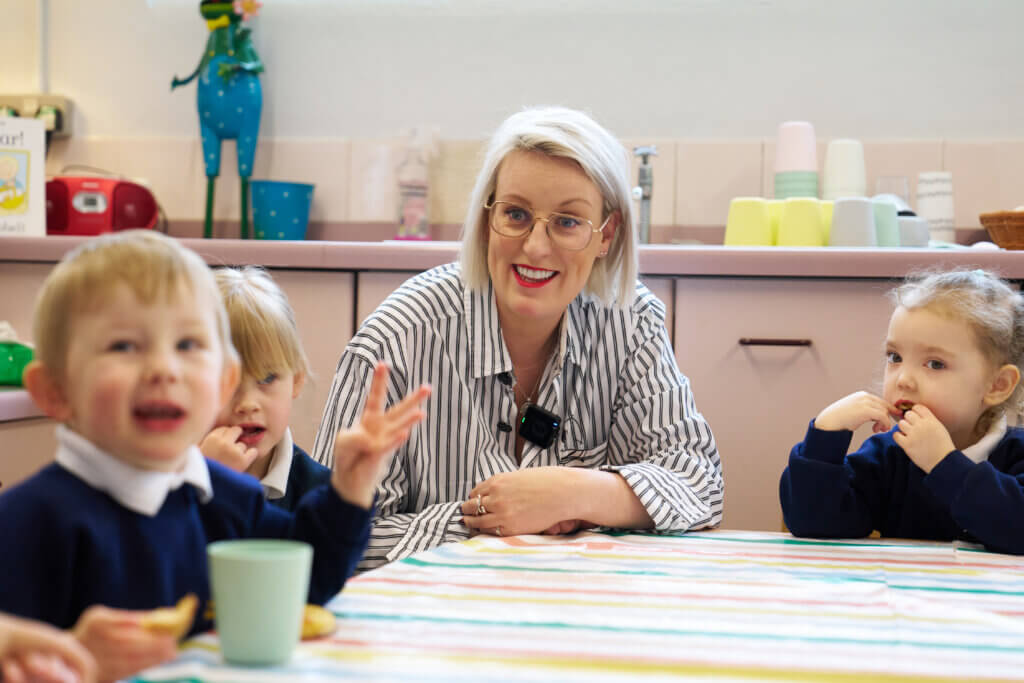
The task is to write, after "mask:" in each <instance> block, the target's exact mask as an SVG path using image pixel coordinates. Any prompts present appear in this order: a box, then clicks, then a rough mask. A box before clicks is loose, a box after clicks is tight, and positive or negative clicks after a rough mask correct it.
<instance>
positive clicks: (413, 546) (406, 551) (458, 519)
mask: <svg viewBox="0 0 1024 683" xmlns="http://www.w3.org/2000/svg"><path fill="white" fill-rule="evenodd" d="M467 538H469V528H468V527H466V525H465V524H463V523H462V503H461V502H459V501H456V502H454V503H443V504H440V505H434V506H432V507H431V508H428V509H426V510H424V511H423V512H421V513H419V514H418V515H416V517H415V518H413V520H412V522H411V523H410V524H409V528H408V529H406V532H405V534H404V535H403V536H402V538H401V540H399V542H398V543H396V544H395V546H394V547H393V548H392V549H391V550H390V551H388V554H387V559H388V562H394V561H395V560H400V559H402V558H404V557H409V556H410V555H414V554H416V553H418V552H420V551H422V550H429V549H431V548H436V547H437V546H439V545H441V544H442V543H447V542H448V541H456V540H458V541H461V540H464V539H467Z"/></svg>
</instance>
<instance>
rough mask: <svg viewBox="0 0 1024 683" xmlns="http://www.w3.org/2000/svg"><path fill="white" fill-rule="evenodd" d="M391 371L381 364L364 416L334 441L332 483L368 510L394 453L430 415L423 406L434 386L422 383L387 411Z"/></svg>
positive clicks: (372, 381)
mask: <svg viewBox="0 0 1024 683" xmlns="http://www.w3.org/2000/svg"><path fill="white" fill-rule="evenodd" d="M389 372H390V370H389V368H388V366H387V365H386V364H385V363H377V365H376V366H375V367H374V369H373V379H372V380H371V382H370V392H369V394H368V395H367V397H366V405H365V406H364V407H363V413H362V415H361V416H360V417H359V420H358V421H357V422H356V423H355V424H354V425H352V426H351V427H349V428H348V429H343V430H341V431H339V432H338V435H337V436H336V437H335V439H334V472H333V473H332V475H331V483H332V485H333V486H334V488H335V490H337V492H338V495H340V496H341V497H342V498H343V499H345V500H346V501H348V502H350V503H353V504H355V505H359V506H362V507H364V508H367V509H369V508H370V507H371V506H372V505H373V496H374V493H375V491H376V489H377V485H378V484H379V483H380V481H381V479H382V477H383V476H384V472H385V470H386V469H387V466H388V462H389V461H390V458H391V456H392V454H393V453H394V452H395V450H396V449H397V448H398V447H399V446H401V445H402V444H403V443H405V440H406V439H408V438H409V433H410V431H411V430H412V428H413V426H414V425H416V423H417V422H419V421H420V420H422V419H423V418H424V417H425V416H426V413H425V412H424V411H423V409H422V408H421V407H420V406H421V404H422V403H423V401H425V400H426V398H427V397H428V396H429V395H430V386H429V385H426V384H421V385H420V386H419V387H418V388H417V389H416V390H415V391H413V392H412V393H410V394H409V395H408V396H406V397H405V398H403V399H402V400H401V401H399V402H398V403H397V404H395V405H393V406H391V407H390V408H388V409H386V410H385V405H386V403H387V385H388V374H389Z"/></svg>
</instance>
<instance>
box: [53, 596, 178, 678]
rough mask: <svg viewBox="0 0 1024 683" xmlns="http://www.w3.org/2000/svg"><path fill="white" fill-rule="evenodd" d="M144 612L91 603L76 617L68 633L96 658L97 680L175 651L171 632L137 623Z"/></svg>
mask: <svg viewBox="0 0 1024 683" xmlns="http://www.w3.org/2000/svg"><path fill="white" fill-rule="evenodd" d="M145 614H146V612H133V611H128V610H120V609H111V608H109V607H103V606H101V605H95V606H93V607H90V608H89V609H87V610H85V612H83V613H82V616H81V617H79V618H78V623H77V624H75V627H74V629H72V633H73V634H74V636H75V638H76V639H78V642H80V643H81V644H82V645H84V646H85V648H86V649H87V650H88V651H89V652H91V653H92V655H93V657H95V658H96V663H97V664H98V667H99V674H98V679H99V680H100V681H116V680H120V679H122V678H126V677H128V676H130V675H132V674H134V673H136V672H138V671H142V670H143V669H146V668H149V667H151V666H156V665H157V664H160V663H162V662H166V661H168V660H169V659H173V658H174V657H175V655H177V653H178V644H177V642H176V641H175V640H174V637H173V636H169V635H166V634H163V633H155V632H153V631H149V630H147V629H144V628H143V627H142V626H141V621H142V617H143V616H145Z"/></svg>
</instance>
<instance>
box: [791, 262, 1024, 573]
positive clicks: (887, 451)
mask: <svg viewBox="0 0 1024 683" xmlns="http://www.w3.org/2000/svg"><path fill="white" fill-rule="evenodd" d="M891 296H892V298H893V299H894V302H895V304H896V309H895V311H894V312H893V314H892V318H891V320H890V322H889V330H888V333H887V335H886V339H885V363H886V365H885V379H884V383H883V390H882V394H881V396H877V395H874V394H871V393H868V392H865V391H859V392H856V393H854V394H851V395H849V396H846V397H844V398H842V399H840V400H838V401H836V402H835V403H833V404H831V405H830V406H828V407H826V408H825V409H824V410H822V411H821V413H819V414H818V416H817V417H816V418H814V420H813V421H812V422H811V424H810V427H809V428H808V430H807V436H806V437H805V439H804V441H803V442H801V443H798V444H797V445H796V446H794V447H793V450H792V452H791V453H790V456H789V466H788V467H787V468H786V470H785V471H784V472H783V474H782V481H781V483H780V486H779V495H780V498H781V502H782V511H783V517H784V519H785V522H786V525H787V526H788V527H789V529H790V531H792V532H793V533H794V534H796V535H798V536H813V537H819V538H827V537H843V538H850V537H862V536H867V535H868V534H870V533H871V532H872V531H873V530H877V531H878V532H880V533H881V535H882V536H893V537H902V538H920V539H931V540H953V539H964V540H968V541H973V542H978V543H982V544H984V545H985V547H986V548H987V549H989V550H993V551H996V552H1006V553H1014V554H1024V430H1021V429H1019V428H1017V427H1007V417H1006V416H1007V413H1008V412H1009V413H1011V414H1013V415H1016V414H1017V413H1019V412H1020V409H1021V399H1022V389H1021V383H1020V376H1021V373H1020V369H1019V368H1020V366H1021V362H1022V360H1024V299H1022V297H1021V295H1020V293H1018V292H1017V291H1015V290H1013V289H1012V288H1011V287H1010V286H1008V285H1007V284H1006V283H1005V282H1003V281H1001V280H1000V279H999V278H997V277H995V276H994V275H992V274H990V273H987V272H985V271H981V270H954V271H950V272H944V273H926V274H923V275H919V276H913V277H910V278H908V280H907V281H906V282H905V283H904V284H903V285H902V286H900V287H898V288H896V289H895V290H893V292H892V293H891ZM869 422H870V423H873V425H874V431H875V432H876V433H875V435H874V436H872V437H871V438H869V439H868V440H867V441H865V442H864V444H863V445H862V446H861V447H860V449H859V450H858V451H856V452H854V453H850V454H849V455H847V449H848V448H849V445H850V439H851V437H852V435H853V430H855V429H857V428H858V427H860V426H861V425H863V424H867V423H869Z"/></svg>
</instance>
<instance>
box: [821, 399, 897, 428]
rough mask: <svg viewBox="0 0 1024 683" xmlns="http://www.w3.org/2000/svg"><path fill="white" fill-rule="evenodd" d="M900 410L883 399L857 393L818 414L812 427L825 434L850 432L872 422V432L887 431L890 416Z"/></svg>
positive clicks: (890, 425)
mask: <svg viewBox="0 0 1024 683" xmlns="http://www.w3.org/2000/svg"><path fill="white" fill-rule="evenodd" d="M900 414H901V412H900V410H899V409H898V408H897V407H896V406H894V405H893V404H891V403H889V402H888V401H886V400H885V399H883V398H881V397H879V396H875V395H874V394H869V393H868V392H866V391H858V392H856V393H853V394H850V395H849V396H844V397H843V398H841V399H839V400H838V401H836V402H835V403H833V404H832V405H830V406H828V407H827V408H825V409H824V410H823V411H821V412H820V413H818V417H816V418H814V426H815V427H816V428H818V429H821V430H823V431H826V432H834V431H838V430H840V429H848V430H850V431H851V432H852V431H854V430H855V429H857V428H858V427H860V426H861V425H862V424H864V423H866V422H874V423H875V425H874V428H873V429H874V431H875V433H876V434H877V433H878V432H885V431H888V430H889V429H890V428H891V427H892V425H893V420H892V417H891V416H899V415H900Z"/></svg>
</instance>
